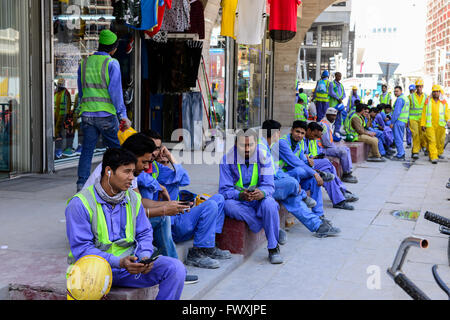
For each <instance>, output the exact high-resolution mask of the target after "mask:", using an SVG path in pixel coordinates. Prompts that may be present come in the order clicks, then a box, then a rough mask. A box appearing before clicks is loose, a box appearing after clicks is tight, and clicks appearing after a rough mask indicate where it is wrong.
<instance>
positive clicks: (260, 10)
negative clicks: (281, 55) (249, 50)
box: [235, 0, 266, 45]
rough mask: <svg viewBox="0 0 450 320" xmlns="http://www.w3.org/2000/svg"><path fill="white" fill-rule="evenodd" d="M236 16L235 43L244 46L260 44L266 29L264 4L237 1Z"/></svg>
mask: <svg viewBox="0 0 450 320" xmlns="http://www.w3.org/2000/svg"><path fill="white" fill-rule="evenodd" d="M236 12H237V16H236V29H235V34H236V42H237V43H239V44H245V45H258V44H261V42H262V38H263V37H264V31H265V28H266V14H265V12H266V2H265V1H261V0H245V1H242V0H241V1H238V5H237V10H236Z"/></svg>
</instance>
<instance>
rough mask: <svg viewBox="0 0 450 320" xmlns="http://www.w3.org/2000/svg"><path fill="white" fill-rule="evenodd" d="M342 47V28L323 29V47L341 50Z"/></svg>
mask: <svg viewBox="0 0 450 320" xmlns="http://www.w3.org/2000/svg"><path fill="white" fill-rule="evenodd" d="M341 46H342V28H341V27H323V28H322V47H324V48H340V47H341Z"/></svg>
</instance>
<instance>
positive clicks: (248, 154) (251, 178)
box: [219, 129, 283, 264]
mask: <svg viewBox="0 0 450 320" xmlns="http://www.w3.org/2000/svg"><path fill="white" fill-rule="evenodd" d="M219 172H220V176H219V192H220V193H221V194H222V195H223V196H224V198H225V214H226V215H227V216H228V217H230V218H233V219H236V220H240V221H245V222H246V223H247V225H248V227H249V229H250V230H251V231H252V232H254V233H257V232H259V231H260V230H261V229H263V228H264V232H265V234H266V238H267V249H268V251H269V261H270V263H273V264H279V263H283V258H282V257H281V255H280V247H279V245H278V241H279V235H280V234H279V232H280V218H279V215H278V209H279V206H278V203H277V202H276V201H275V199H274V198H272V194H273V193H274V191H275V187H274V180H273V179H274V173H273V169H272V163H271V160H270V156H269V155H268V154H267V151H266V150H265V148H262V147H260V146H258V136H257V134H256V132H255V131H254V130H252V129H247V130H241V131H239V132H238V133H237V136H236V138H235V144H234V147H233V148H232V149H231V150H230V151H228V153H227V154H226V155H224V157H223V158H222V162H221V164H220V166H219Z"/></svg>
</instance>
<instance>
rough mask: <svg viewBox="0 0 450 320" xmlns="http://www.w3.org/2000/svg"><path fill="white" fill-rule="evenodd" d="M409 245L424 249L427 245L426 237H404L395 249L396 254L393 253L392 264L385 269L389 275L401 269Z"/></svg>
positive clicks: (392, 275)
mask: <svg viewBox="0 0 450 320" xmlns="http://www.w3.org/2000/svg"><path fill="white" fill-rule="evenodd" d="M410 247H419V248H422V249H426V248H427V247H428V241H427V240H426V239H420V238H415V237H408V238H406V239H404V240H403V241H402V243H401V244H400V247H399V248H398V250H397V254H396V255H395V258H394V262H393V263H392V266H391V267H390V268H389V269H388V270H387V272H388V274H389V275H390V276H391V277H395V275H396V274H397V272H398V271H399V270H401V268H402V266H403V263H404V262H405V259H406V255H407V254H408V250H409V248H410Z"/></svg>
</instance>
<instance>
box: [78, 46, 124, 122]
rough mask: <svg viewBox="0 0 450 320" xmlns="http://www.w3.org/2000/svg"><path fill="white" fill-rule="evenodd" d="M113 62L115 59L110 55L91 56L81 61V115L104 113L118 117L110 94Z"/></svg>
mask: <svg viewBox="0 0 450 320" xmlns="http://www.w3.org/2000/svg"><path fill="white" fill-rule="evenodd" d="M111 61H113V58H111V57H110V56H109V55H108V56H104V55H91V56H89V57H88V58H85V59H83V60H82V61H81V86H82V90H83V96H82V98H81V104H80V105H81V114H83V112H99V111H104V112H108V113H111V114H112V115H116V108H115V107H114V104H113V102H112V100H111V96H110V95H109V92H108V87H109V81H110V79H109V72H108V68H109V64H110V63H111Z"/></svg>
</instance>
